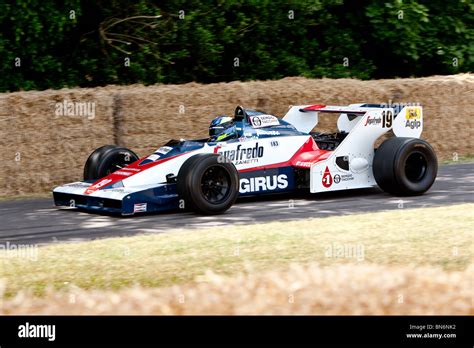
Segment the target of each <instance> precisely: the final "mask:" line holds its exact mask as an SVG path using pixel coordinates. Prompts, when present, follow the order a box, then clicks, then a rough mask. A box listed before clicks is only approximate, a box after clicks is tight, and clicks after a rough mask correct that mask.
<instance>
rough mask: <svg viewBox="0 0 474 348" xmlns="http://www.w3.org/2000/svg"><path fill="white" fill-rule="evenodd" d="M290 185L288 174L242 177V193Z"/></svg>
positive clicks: (283, 187) (270, 189)
mask: <svg viewBox="0 0 474 348" xmlns="http://www.w3.org/2000/svg"><path fill="white" fill-rule="evenodd" d="M287 187H288V177H287V176H286V174H280V175H272V176H257V177H255V178H248V179H247V178H243V179H240V189H239V191H240V193H247V192H261V191H273V190H277V189H285V188H287Z"/></svg>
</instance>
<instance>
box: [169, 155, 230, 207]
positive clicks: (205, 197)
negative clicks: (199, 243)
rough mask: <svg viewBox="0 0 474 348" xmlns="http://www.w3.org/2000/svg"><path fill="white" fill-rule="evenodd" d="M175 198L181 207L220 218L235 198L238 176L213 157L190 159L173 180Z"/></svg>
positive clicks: (217, 156) (202, 156)
mask: <svg viewBox="0 0 474 348" xmlns="http://www.w3.org/2000/svg"><path fill="white" fill-rule="evenodd" d="M177 190H178V195H179V196H180V197H181V198H182V199H184V203H185V206H186V207H188V208H190V209H191V210H193V211H195V212H197V213H200V214H206V215H212V214H220V213H223V212H225V211H226V210H228V209H229V208H230V207H231V206H232V204H234V202H235V200H236V199H237V196H238V194H239V173H238V172H237V169H236V168H235V166H234V165H233V164H232V163H229V162H223V161H219V155H217V154H199V155H195V156H193V157H190V158H189V159H188V160H187V161H186V162H184V164H183V165H182V166H181V169H180V170H179V173H178V178H177Z"/></svg>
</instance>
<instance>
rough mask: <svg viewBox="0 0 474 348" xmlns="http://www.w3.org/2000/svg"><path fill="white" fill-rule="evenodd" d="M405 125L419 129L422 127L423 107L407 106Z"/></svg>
mask: <svg viewBox="0 0 474 348" xmlns="http://www.w3.org/2000/svg"><path fill="white" fill-rule="evenodd" d="M405 119H406V123H405V127H406V128H410V129H417V128H420V127H421V109H420V108H418V107H407V108H406V114H405Z"/></svg>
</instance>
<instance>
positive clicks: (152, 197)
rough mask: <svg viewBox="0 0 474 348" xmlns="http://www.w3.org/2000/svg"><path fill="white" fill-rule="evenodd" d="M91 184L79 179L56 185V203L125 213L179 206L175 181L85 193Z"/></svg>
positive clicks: (157, 210)
mask: <svg viewBox="0 0 474 348" xmlns="http://www.w3.org/2000/svg"><path fill="white" fill-rule="evenodd" d="M89 186H91V184H90V183H86V182H75V183H71V184H67V185H63V186H59V187H56V188H55V189H54V190H53V197H54V204H55V205H56V206H68V207H76V208H80V209H86V210H90V211H98V212H101V211H102V212H108V213H116V214H121V215H133V214H135V213H148V212H160V211H169V210H173V209H177V208H178V207H179V198H178V194H177V193H176V184H174V183H166V184H155V185H146V186H138V187H133V189H132V188H125V187H122V188H111V189H102V190H98V191H95V192H93V193H91V194H85V193H84V192H85V190H86V189H87V188H88V187H89Z"/></svg>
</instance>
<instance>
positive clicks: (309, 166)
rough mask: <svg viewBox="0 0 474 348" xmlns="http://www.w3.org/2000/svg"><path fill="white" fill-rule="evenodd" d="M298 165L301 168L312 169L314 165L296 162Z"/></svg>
mask: <svg viewBox="0 0 474 348" xmlns="http://www.w3.org/2000/svg"><path fill="white" fill-rule="evenodd" d="M296 165H297V166H299V167H305V168H311V166H312V165H313V163H311V162H302V161H298V162H296Z"/></svg>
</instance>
